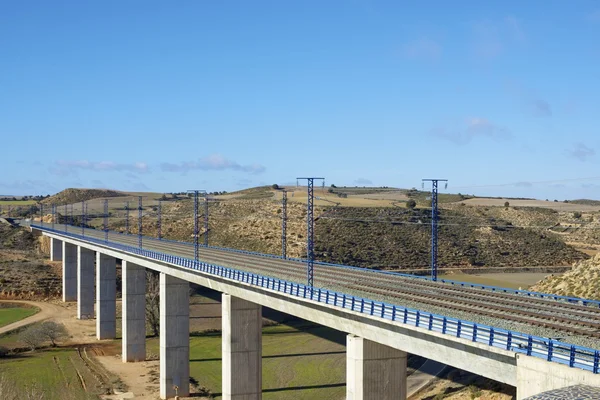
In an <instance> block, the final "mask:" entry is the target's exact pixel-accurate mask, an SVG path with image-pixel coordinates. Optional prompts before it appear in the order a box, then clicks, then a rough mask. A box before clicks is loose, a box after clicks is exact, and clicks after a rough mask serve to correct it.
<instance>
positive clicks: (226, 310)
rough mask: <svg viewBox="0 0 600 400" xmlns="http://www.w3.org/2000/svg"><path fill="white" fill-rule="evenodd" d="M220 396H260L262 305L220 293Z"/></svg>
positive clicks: (235, 399) (252, 399)
mask: <svg viewBox="0 0 600 400" xmlns="http://www.w3.org/2000/svg"><path fill="white" fill-rule="evenodd" d="M222 307H223V312H222V321H223V346H222V351H223V364H222V366H223V400H260V399H261V398H262V307H261V306H260V305H259V304H255V303H251V302H249V301H246V300H244V299H241V298H238V297H233V296H230V295H228V294H225V293H223V295H222Z"/></svg>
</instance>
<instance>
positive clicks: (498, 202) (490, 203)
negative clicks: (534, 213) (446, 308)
mask: <svg viewBox="0 0 600 400" xmlns="http://www.w3.org/2000/svg"><path fill="white" fill-rule="evenodd" d="M507 201H508V202H509V204H510V206H511V207H540V208H548V209H551V210H556V211H600V206H591V205H586V204H573V203H562V202H554V201H544V200H514V199H486V198H480V197H476V198H473V199H468V200H463V201H461V202H460V203H464V204H466V205H469V206H484V207H504V203H505V202H507Z"/></svg>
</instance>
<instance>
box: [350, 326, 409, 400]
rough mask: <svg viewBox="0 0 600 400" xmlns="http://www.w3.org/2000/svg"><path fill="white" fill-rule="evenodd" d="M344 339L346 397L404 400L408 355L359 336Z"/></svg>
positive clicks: (361, 399)
mask: <svg viewBox="0 0 600 400" xmlns="http://www.w3.org/2000/svg"><path fill="white" fill-rule="evenodd" d="M346 338H347V339H346V352H347V358H346V399H347V400H376V399H380V400H392V399H393V400H406V355H407V354H406V353H405V352H403V351H400V350H396V349H394V348H391V347H388V346H385V345H382V344H379V343H376V342H372V341H370V340H367V339H364V338H361V337H358V336H354V335H348V336H347V337H346Z"/></svg>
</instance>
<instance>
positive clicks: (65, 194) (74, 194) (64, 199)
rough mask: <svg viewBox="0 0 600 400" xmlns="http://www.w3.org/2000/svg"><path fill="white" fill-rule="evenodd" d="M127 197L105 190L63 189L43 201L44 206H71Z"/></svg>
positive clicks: (124, 194)
mask: <svg viewBox="0 0 600 400" xmlns="http://www.w3.org/2000/svg"><path fill="white" fill-rule="evenodd" d="M123 196H127V194H126V193H123V192H118V191H116V190H105V189H65V190H63V191H62V192H59V193H57V194H55V195H53V196H50V197H48V198H46V199H44V200H42V203H44V204H56V205H62V204H73V203H78V202H81V201H88V200H92V199H97V198H104V197H123Z"/></svg>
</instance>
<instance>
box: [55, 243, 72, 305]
mask: <svg viewBox="0 0 600 400" xmlns="http://www.w3.org/2000/svg"><path fill="white" fill-rule="evenodd" d="M55 241H56V242H59V243H60V241H59V240H57V239H52V243H53V245H52V246H54V243H55ZM60 253H61V258H62V294H63V301H64V302H67V301H76V300H77V246H76V245H74V244H71V243H67V242H62V249H61V252H60Z"/></svg>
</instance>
